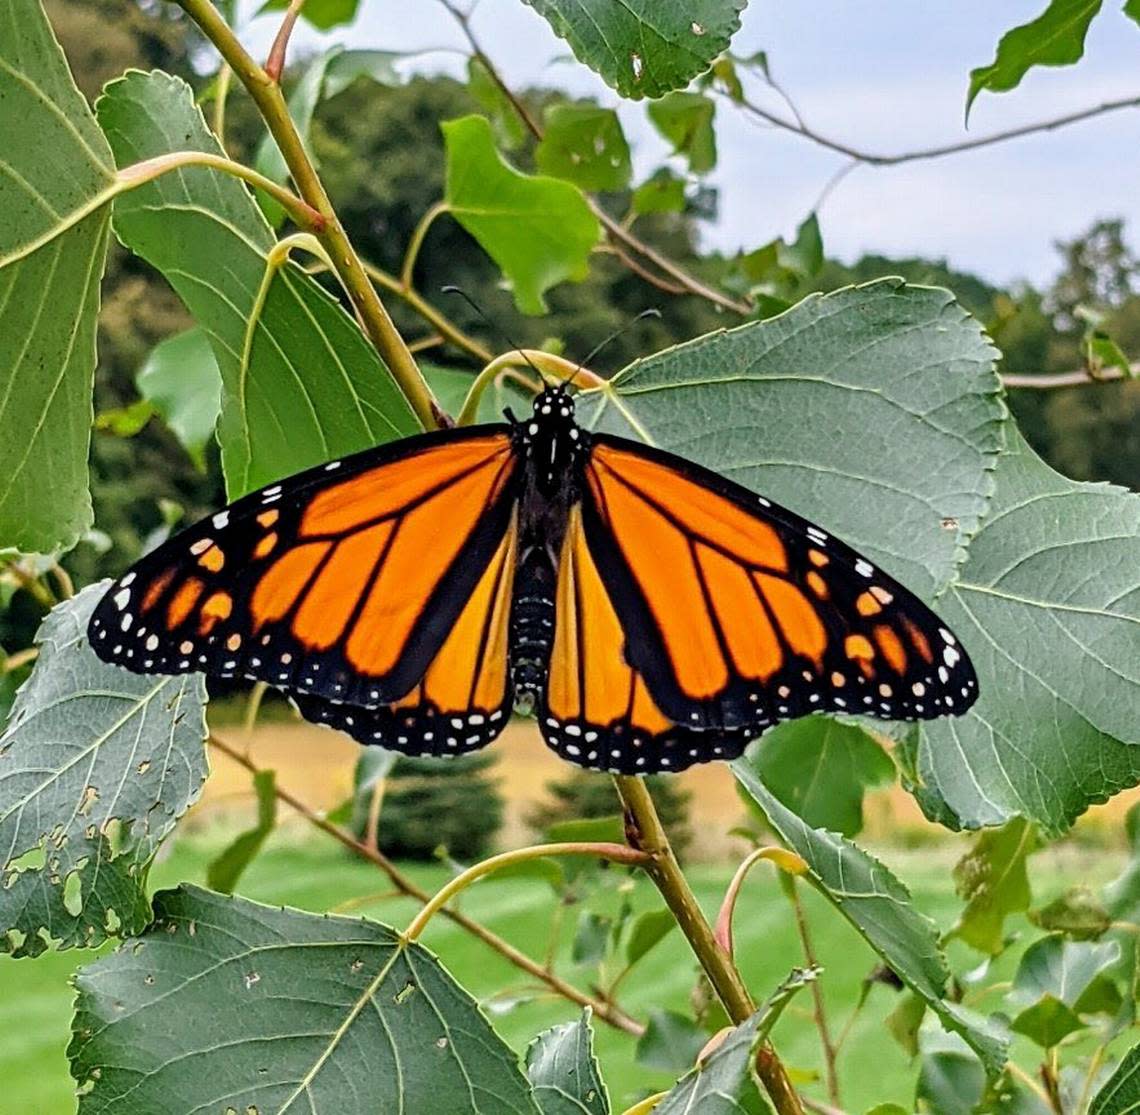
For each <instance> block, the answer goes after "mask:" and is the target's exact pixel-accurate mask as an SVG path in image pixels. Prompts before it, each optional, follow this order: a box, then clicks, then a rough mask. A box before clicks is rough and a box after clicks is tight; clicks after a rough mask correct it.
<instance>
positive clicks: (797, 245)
mask: <svg viewBox="0 0 1140 1115" xmlns="http://www.w3.org/2000/svg"><path fill="white" fill-rule="evenodd" d="M776 244H777V255H778V258H779V261H780V266H781V267H785V268H787V269H788V270H789V271H792V272H794V273H795V274H796V275H799V276H800V277H802V278H805V279H810V278H812V277H814V276H815V275H817V274H819V269H820V268H821V267H822V266H823V234H822V233H821V232H820V231H819V218H818V217H817V216H816V215H815V213H809V214H808V215H807V216H806V217H805V218H804V219H803V221H802V222H801V223H800V226H799V228H797V229H796V238H795V240H793V241H792V242H791V243H790V244H785V243H784V241H783V240H778V241H777V242H776Z"/></svg>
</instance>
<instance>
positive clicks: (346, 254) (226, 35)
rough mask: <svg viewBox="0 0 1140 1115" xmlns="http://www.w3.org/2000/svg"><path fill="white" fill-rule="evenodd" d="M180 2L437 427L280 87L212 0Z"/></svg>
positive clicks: (414, 404)
mask: <svg viewBox="0 0 1140 1115" xmlns="http://www.w3.org/2000/svg"><path fill="white" fill-rule="evenodd" d="M176 2H177V3H178V5H179V6H180V7H181V8H182V9H183V10H184V11H185V12H186V14H187V15H189V16H190V18H191V19H193V20H194V22H195V23H196V24H197V25H198V27H199V29H200V30H201V31H202V33H203V34H204V35H205V36H206V38H208V39H209V40H210V42H212V43H213V44H214V46H215V47H217V49H218V52H219V53H220V54H221V56H222V59H223V60H224V61H225V62H227V63H228V64H229V65H230V67H231V68H232V69H233V71H234V74H235V75H236V76H237V78H238V80H239V81H241V83H242V84H243V85H244V86H245V88H246V89H247V90H248V91H249V95H250V96H251V97H252V98H253V100H254V103H255V104H256V105H257V107H258V109H259V110H260V111H261V115H262V117H263V118H264V120H265V123H266V125H267V127H268V128H269V132H270V134H271V135H272V136H273V138H274V140H275V141H276V143H277V148H278V150H279V151H280V152H281V154H282V156H283V158H284V159H285V165H286V166H287V167H288V168H289V173H290V175H291V176H292V178H293V181H294V183H295V184H296V186H297V191H298V193H299V194H300V195H301V197H302V198H304V199H305V201H306V202H307V203H308V204H309V205H310V206H312V208H313V209H315V210H316V211H317V212H318V213H319V214H320V215H321V217H322V218H323V220H324V227H323V228H322V229H314V230H313V231H315V232H316V233H317V235H318V236H320V238H321V241H322V243H323V244H324V246H325V248H326V249H327V250H328V253H329V255H330V256H331V257H332V261H333V265H334V266H335V268H336V272H337V275H338V276H339V277H340V281H341V283H342V284H343V285H344V288H345V290H347V291H348V292H349V297H350V298H351V299H352V304H353V306H354V307H355V309H356V312H357V314H358V315H359V317H360V320H361V322H362V323H363V326H364V331H365V333H366V334H367V336H368V337H369V339H370V340H371V341H372V343H373V344H374V345H375V346H376V349H377V351H378V352H379V353H380V355H381V357H382V358H383V360H384V362H385V363H386V364H387V366H388V370H389V371H390V372H391V373H392V377H393V378H394V379H395V380H396V382H397V384H399V387H400V390H401V391H403V393H404V396H405V397H406V398H407V400H408V403H409V405H410V406H411V408H412V409H413V410H414V411H415V413H416V416H417V417H418V418H419V420H420V422H421V423H422V424H423V426H424V427H425V428H426V429H431V428H433V427H435V426H436V425H437V424H438V423H437V409H436V406H435V400H434V399H433V398H432V393H431V389H430V388H429V387H428V385H427V383H426V382H425V381H424V378H423V376H422V375H420V370H419V367H418V366H417V364H416V360H415V357H414V356H413V355H412V354H411V352H409V351H408V346H407V345H406V344H405V343H404V339H403V337H401V336H400V333H399V331H398V330H397V329H396V326H395V324H394V323H393V321H392V319H391V318H390V317H389V316H388V311H387V310H386V309H385V308H384V304H383V303H382V302H381V301H380V297H379V295H378V294H377V293H376V289H375V287H373V285H372V283H371V282H370V281H369V279H368V276H367V275H366V274H365V273H364V267H363V265H362V264H361V262H360V259H359V257H358V256H357V254H356V250H355V249H354V248H353V246H352V243H351V241H350V240H349V239H348V235H347V233H346V232H345V231H344V226H343V225H342V224H341V222H340V218H339V217H338V216H337V213H336V210H335V209H334V208H333V205H332V202H331V201H330V200H329V196H328V193H327V192H326V191H325V187H324V184H323V183H322V182H321V180H320V178H319V176H318V175H317V172H316V169H315V168H314V166H313V164H312V161H311V160H310V159H309V156H308V154H307V153H306V151H305V145H304V143H303V142H302V141H301V136H300V134H299V133H298V131H297V128H296V125H295V124H294V123H293V118H292V117H291V116H290V115H289V107H288V105H287V104H286V102H285V96H284V94H283V93H282V92H281V87H280V85H278V83H277V82H276V81H274V80H273V79H272V78H271V77H270V75H269V74H268V73H266V72H265V70H264V69H263V68H262V67H261V66H260V65H258V63H257V62H255V61H254V60H253V58H252V57H251V56H250V55H249V53H248V52H247V51H246V50H245V48H244V47H243V46H242V45H241V43H240V42H239V41H238V39H237V36H236V35H235V34H234V33H233V31H232V30H231V29H230V27H229V25H228V24H227V23H226V21H225V20H224V19H223V18H222V15H221V13H220V12H219V11H218V10H217V8H215V7H214V5H213V4H211V3H210V0H176Z"/></svg>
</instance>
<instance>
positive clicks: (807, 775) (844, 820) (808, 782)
mask: <svg viewBox="0 0 1140 1115" xmlns="http://www.w3.org/2000/svg"><path fill="white" fill-rule="evenodd" d="M743 761H744V762H749V763H751V765H752V766H753V767H754V768H755V770H756V772H757V774H758V775H759V776H760V778H761V779H762V780H763V782H764V784H765V785H766V786H767V787H768V789H769V790H771V791H772V793H773V794H775V795H776V797H777V798H779V799H780V801H781V802H783V804H784V805H786V806H787V807H788V808H789V809H790V810H792V812H793V813H796V814H797V815H798V816H800V817H801V818H802V819H803V820H804V821H805V822H807V824H808V825H810V826H811V827H812V828H825V829H830V830H832V831H834V832H839V833H842V834H843V835H844V836H854V835H855V834H856V833H857V832H859V831H860V829H862V827H863V795H864V793H865V792H866V791H867V790H869V789H874V788H875V787H879V786H889V785H891V784H892V783H893V782H894V779H895V765H894V763H893V762H891V759H890V756H889V755H887V754H886V752H885V751H883V749H882V748H881V747H880V746H879V745H878V743H876V742H875V740H874V738H873V737H872V736H871V735H870V734H869V733H868V732H866V731H865V730H864V729H863V728H860V727H859V726H858V725H855V724H841V723H839V722H838V721H836V720H831V719H829V718H826V717H821V716H808V717H804V718H803V719H801V720H793V721H789V722H788V723H786V724H780V725H778V726H777V727H775V728H773V729H772V731H770V732H768V733H766V734H765V736H764V742H763V744H762V745H761V746H759V747H756V748H754V749H753V751H752V753H751V756H750V757H749V758H748V759H745V760H743Z"/></svg>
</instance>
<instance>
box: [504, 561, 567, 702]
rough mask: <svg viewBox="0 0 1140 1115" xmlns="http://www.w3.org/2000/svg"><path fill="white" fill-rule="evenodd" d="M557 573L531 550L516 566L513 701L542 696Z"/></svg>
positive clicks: (513, 609) (512, 626) (512, 628)
mask: <svg viewBox="0 0 1140 1115" xmlns="http://www.w3.org/2000/svg"><path fill="white" fill-rule="evenodd" d="M555 576H556V571H555V569H554V567H553V565H552V564H551V561H550V558H549V556H548V554H547V553H546V552H545V551H544V550H539V549H533V548H532V549H531V550H530V551H529V552H528V553H526V554H524V555H523V557H522V560H521V561H520V563H519V568H518V573H517V574H516V579H515V598H514V603H513V605H512V607H511V636H510V645H511V681H512V683H513V684H514V689H515V696H516V700H517V699H520V698H521V701H522V703H524V704H532V703H533V702H534V701H535V700H537V699H538V698H539V697H540V696H541V695H542V692H543V689H544V687H545V683H546V674H547V670H548V668H549V663H550V652H551V648H552V647H553V645H554V585H555Z"/></svg>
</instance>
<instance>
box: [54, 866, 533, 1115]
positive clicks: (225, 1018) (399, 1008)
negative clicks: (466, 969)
mask: <svg viewBox="0 0 1140 1115" xmlns="http://www.w3.org/2000/svg"><path fill="white" fill-rule="evenodd" d="M154 906H155V922H154V925H153V926H152V927H151V928H150V929H149V930H148V931H147V932H146V933H145V934H144V935H143V936H141V937H139V938H137V939H136V940H132V941H128V942H126V943H125V944H124V946H123V947H122V948H121V949H119V951H118V952H116V953H114V954H113V955H111V956H108V957H105V958H104V959H102V960H99V961H97V962H96V963H94V964H91V965H89V966H88V967H86V968H83V969H82V970H81V971H80V973H79V975H78V977H77V980H76V986H77V988H78V993H79V994H78V999H77V1002H76V1013H75V1022H74V1026H73V1037H72V1042H71V1047H70V1049H69V1051H68V1053H69V1056H70V1058H71V1070H72V1075H73V1076H74V1077H75V1079H76V1080H77V1081H79V1082H80V1091H81V1098H80V1102H79V1111H80V1113H81V1115H95V1113H98V1115H127V1113H135V1112H157V1111H179V1112H190V1111H200V1112H207V1111H209V1112H218V1113H219V1115H221V1113H222V1112H225V1111H227V1110H231V1111H241V1112H249V1111H261V1112H271V1111H272V1112H276V1113H278V1115H284V1113H286V1112H289V1113H290V1115H292V1113H294V1112H295V1113H297V1115H300V1113H301V1112H317V1111H321V1112H325V1111H328V1112H334V1111H335V1112H337V1115H374V1113H375V1112H379V1111H385V1112H387V1111H391V1112H397V1111H406V1112H416V1111H440V1112H464V1113H466V1112H472V1113H486V1115H492V1113H494V1115H511V1113H514V1112H519V1113H525V1115H538V1108H537V1107H536V1105H535V1102H534V1100H533V1099H532V1097H531V1094H530V1088H529V1086H528V1085H527V1082H526V1080H525V1079H524V1077H523V1075H522V1072H521V1070H520V1069H519V1065H518V1061H517V1058H516V1057H515V1054H514V1053H513V1052H512V1051H511V1050H510V1049H509V1048H508V1047H507V1046H506V1045H504V1044H503V1042H502V1040H501V1039H500V1038H499V1037H498V1035H497V1034H496V1033H495V1032H494V1030H492V1029H491V1026H490V1024H489V1023H488V1022H487V1020H486V1018H484V1017H483V1015H482V1014H481V1013H480V1012H479V1009H478V1007H477V1006H476V1005H475V1003H474V1001H473V1000H472V999H471V997H470V996H469V995H468V994H467V993H466V992H465V991H464V990H463V989H462V988H461V987H460V986H459V985H458V984H457V983H456V982H455V981H454V980H453V979H452V978H451V977H450V976H449V975H448V974H447V973H446V972H445V971H444V970H443V968H442V967H441V966H440V964H439V962H438V961H437V960H436V959H435V957H433V956H432V955H431V953H429V952H428V951H427V950H426V949H424V948H423V947H422V946H420V945H417V944H409V943H407V942H406V941H404V940H403V938H402V937H401V936H400V934H399V933H397V932H396V931H395V930H394V929H390V928H388V927H387V926H385V925H380V924H377V923H375V922H369V921H365V920H363V919H350V918H344V917H329V916H324V917H318V916H316V915H313V914H305V913H301V912H300V911H297V910H289V909H270V908H269V907H267V906H260V905H258V904H256V903H254V902H248V901H245V900H244V899H239V898H226V897H223V896H222V895H217V894H213V893H212V892H210V891H206V890H201V889H199V888H197V887H190V886H183V887H179V888H178V889H177V890H172V891H163V892H161V893H159V894H157V895H156V896H155V900H154Z"/></svg>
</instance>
